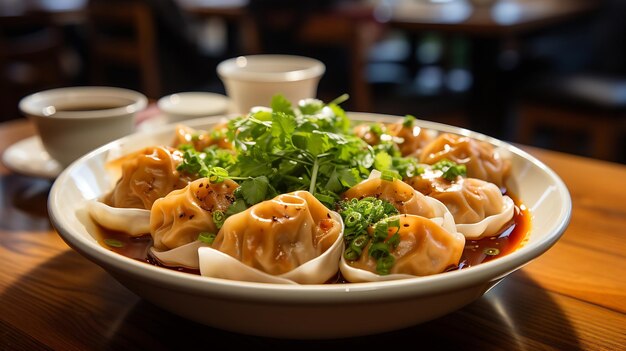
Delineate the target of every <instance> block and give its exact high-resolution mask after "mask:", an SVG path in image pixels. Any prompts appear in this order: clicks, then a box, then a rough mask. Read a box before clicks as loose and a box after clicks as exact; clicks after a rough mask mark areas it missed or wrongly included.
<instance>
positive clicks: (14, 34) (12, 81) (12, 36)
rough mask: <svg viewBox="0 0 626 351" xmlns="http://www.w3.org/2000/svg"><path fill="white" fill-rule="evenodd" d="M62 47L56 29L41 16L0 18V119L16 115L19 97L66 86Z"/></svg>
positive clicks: (47, 19) (24, 15)
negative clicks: (0, 114)
mask: <svg viewBox="0 0 626 351" xmlns="http://www.w3.org/2000/svg"><path fill="white" fill-rule="evenodd" d="M63 45H64V41H63V37H62V34H61V31H60V29H59V28H58V27H57V26H55V25H54V24H53V22H52V21H51V19H50V17H49V16H48V15H46V14H45V13H39V12H33V13H26V14H23V15H19V16H1V17H0V92H1V94H0V111H2V117H1V120H5V119H9V118H17V117H18V116H19V111H18V109H17V104H18V101H19V99H20V98H22V97H23V96H25V95H28V94H31V93H34V92H37V91H39V90H44V89H49V88H55V87H59V86H62V85H64V84H65V83H66V81H67V74H66V73H65V72H64V70H63V65H62V55H63V48H64V46H63Z"/></svg>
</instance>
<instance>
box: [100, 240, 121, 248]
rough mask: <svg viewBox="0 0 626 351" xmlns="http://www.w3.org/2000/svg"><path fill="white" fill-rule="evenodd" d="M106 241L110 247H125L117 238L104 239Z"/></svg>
mask: <svg viewBox="0 0 626 351" xmlns="http://www.w3.org/2000/svg"><path fill="white" fill-rule="evenodd" d="M104 243H105V244H107V245H108V246H110V247H124V243H123V242H121V241H119V240H116V239H104Z"/></svg>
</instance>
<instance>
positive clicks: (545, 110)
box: [516, 76, 626, 161]
mask: <svg viewBox="0 0 626 351" xmlns="http://www.w3.org/2000/svg"><path fill="white" fill-rule="evenodd" d="M550 81H551V84H545V85H537V86H535V89H536V90H535V91H534V92H533V94H532V97H530V98H526V99H525V100H524V102H523V103H522V105H521V108H520V111H519V121H520V123H519V125H518V129H517V136H516V141H517V142H520V143H523V144H537V138H538V137H539V133H540V132H541V130H542V129H543V130H544V131H545V130H547V131H548V132H549V133H550V136H549V138H550V145H545V146H546V147H549V148H553V149H557V150H560V151H570V152H571V151H573V152H576V153H581V154H584V155H586V156H591V157H594V158H600V159H604V160H609V161H620V160H621V158H623V157H624V156H626V155H624V150H623V149H624V148H626V145H623V144H621V142H622V141H623V140H624V139H625V138H624V136H625V135H626V79H621V80H620V79H617V78H605V77H598V76H587V77H581V76H572V77H567V78H561V79H557V78H553V79H550ZM584 139H586V140H584ZM584 143H586V144H587V145H581V144H584ZM542 146H544V145H542ZM581 146H582V147H583V150H576V148H580V147H581ZM585 146H586V148H585Z"/></svg>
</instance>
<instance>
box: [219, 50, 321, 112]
mask: <svg viewBox="0 0 626 351" xmlns="http://www.w3.org/2000/svg"><path fill="white" fill-rule="evenodd" d="M325 71H326V66H324V64H323V63H322V62H320V61H319V60H316V59H313V58H310V57H303V56H293V55H249V56H239V57H235V58H231V59H228V60H226V61H223V62H221V63H220V64H219V65H218V66H217V73H218V76H219V77H220V79H221V80H222V82H223V83H224V87H225V88H226V93H227V95H228V96H229V97H230V98H231V99H232V106H233V112H235V113H247V112H249V111H250V109H251V108H252V107H255V106H269V104H270V102H271V100H272V97H273V96H274V95H275V94H282V95H283V96H285V97H286V98H287V100H289V101H291V103H292V104H297V103H298V101H300V100H301V99H306V98H315V97H316V96H317V86H318V84H319V81H320V79H321V77H322V75H323V74H324V72H325Z"/></svg>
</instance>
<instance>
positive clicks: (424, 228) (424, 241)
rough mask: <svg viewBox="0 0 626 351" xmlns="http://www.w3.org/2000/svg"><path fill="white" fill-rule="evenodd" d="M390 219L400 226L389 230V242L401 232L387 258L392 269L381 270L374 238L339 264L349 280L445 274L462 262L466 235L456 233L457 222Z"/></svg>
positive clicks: (380, 279) (411, 218) (409, 216)
mask: <svg viewBox="0 0 626 351" xmlns="http://www.w3.org/2000/svg"><path fill="white" fill-rule="evenodd" d="M386 221H387V222H388V223H390V222H394V221H396V222H397V223H396V224H397V226H391V227H389V229H388V231H387V234H388V239H387V242H388V241H389V239H391V237H392V236H394V235H397V239H396V240H397V244H396V245H395V246H393V245H389V253H388V256H387V257H386V259H389V258H390V259H391V261H390V262H391V264H388V265H387V267H386V268H387V269H388V272H386V273H383V274H381V273H380V272H379V269H378V260H380V259H381V258H375V255H373V254H370V251H373V250H372V248H373V247H374V245H376V244H373V243H372V240H370V242H369V243H368V245H367V246H365V248H364V250H363V252H362V253H361V255H360V257H359V258H358V259H356V260H353V261H348V260H347V259H346V258H345V257H344V256H343V255H342V257H341V262H340V265H339V267H340V269H341V274H342V275H343V277H344V278H345V279H346V280H347V281H349V282H353V283H357V282H372V281H385V280H396V279H407V278H414V277H416V276H427V275H432V274H438V273H442V272H445V271H446V270H447V269H449V268H450V267H454V266H457V265H458V264H459V260H460V259H461V255H462V254H463V248H464V247H465V237H464V236H463V234H461V233H457V232H456V228H455V226H454V224H450V223H449V222H448V223H442V222H440V221H437V220H432V219H428V218H425V217H422V216H415V215H407V214H401V215H396V216H392V217H389V218H387V219H386Z"/></svg>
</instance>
